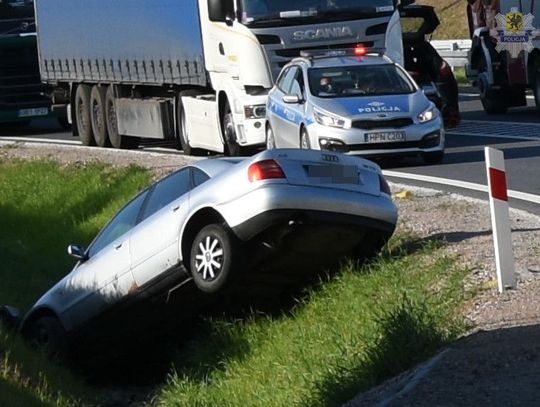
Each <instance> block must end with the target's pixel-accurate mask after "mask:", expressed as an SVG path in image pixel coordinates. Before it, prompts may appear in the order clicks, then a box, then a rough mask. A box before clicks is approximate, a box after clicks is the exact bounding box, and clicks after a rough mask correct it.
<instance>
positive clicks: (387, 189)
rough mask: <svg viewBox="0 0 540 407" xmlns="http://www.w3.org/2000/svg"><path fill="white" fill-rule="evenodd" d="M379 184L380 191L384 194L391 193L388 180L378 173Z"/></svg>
mask: <svg viewBox="0 0 540 407" xmlns="http://www.w3.org/2000/svg"><path fill="white" fill-rule="evenodd" d="M379 185H380V189H381V192H384V193H385V194H388V195H392V191H391V190H390V185H388V182H386V180H385V179H384V177H383V176H382V175H381V174H379Z"/></svg>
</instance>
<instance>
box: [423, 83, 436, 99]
mask: <svg viewBox="0 0 540 407" xmlns="http://www.w3.org/2000/svg"><path fill="white" fill-rule="evenodd" d="M422 92H424V95H426V96H437V94H438V93H439V91H438V90H437V87H436V86H435V85H431V84H429V85H422Z"/></svg>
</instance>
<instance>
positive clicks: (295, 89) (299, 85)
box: [288, 67, 304, 98]
mask: <svg viewBox="0 0 540 407" xmlns="http://www.w3.org/2000/svg"><path fill="white" fill-rule="evenodd" d="M288 93H289V94H290V95H296V96H299V97H302V98H303V97H304V74H303V72H302V68H299V67H296V69H295V75H294V77H293V81H292V84H291V90H290V91H289V92H288Z"/></svg>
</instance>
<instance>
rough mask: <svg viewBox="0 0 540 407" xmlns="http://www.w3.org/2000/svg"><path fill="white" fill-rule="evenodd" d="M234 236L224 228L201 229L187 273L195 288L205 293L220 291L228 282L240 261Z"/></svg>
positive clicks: (194, 243) (208, 226) (218, 226)
mask: <svg viewBox="0 0 540 407" xmlns="http://www.w3.org/2000/svg"><path fill="white" fill-rule="evenodd" d="M235 243H236V241H235V237H234V236H233V234H232V233H231V231H230V230H229V229H228V228H227V227H226V226H224V225H221V224H217V223H213V224H210V225H207V226H205V227H203V228H202V229H201V230H200V232H199V233H197V236H196V237H195V239H194V240H193V244H192V245H191V252H190V260H189V262H190V263H189V265H190V271H191V275H192V277H193V281H194V283H195V285H196V286H197V288H198V289H199V290H201V291H203V292H205V293H209V294H211V293H215V292H217V291H219V290H220V289H221V288H222V287H223V286H224V285H225V284H226V283H227V282H228V281H229V280H230V279H231V273H236V272H238V270H233V267H237V264H236V262H237V259H238V260H239V259H240V256H239V252H238V250H237V247H236V246H237V245H236V244H235Z"/></svg>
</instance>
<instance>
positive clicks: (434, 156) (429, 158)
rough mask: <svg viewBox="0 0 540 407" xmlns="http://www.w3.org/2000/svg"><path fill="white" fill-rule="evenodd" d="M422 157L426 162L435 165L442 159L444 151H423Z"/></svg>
mask: <svg viewBox="0 0 540 407" xmlns="http://www.w3.org/2000/svg"><path fill="white" fill-rule="evenodd" d="M422 159H423V160H424V162H425V163H426V164H429V165H436V164H440V163H442V162H443V160H444V151H436V152H434V153H423V154H422Z"/></svg>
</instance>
